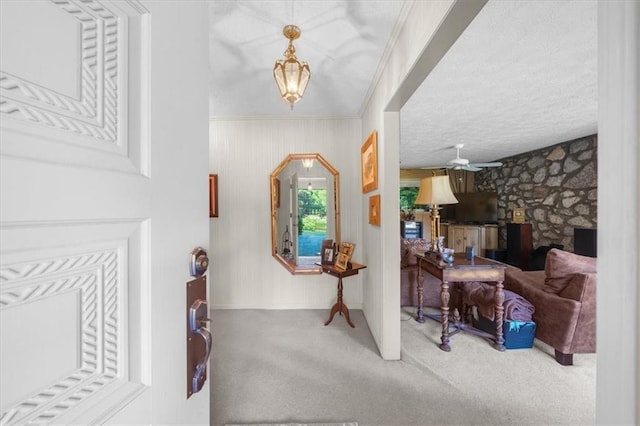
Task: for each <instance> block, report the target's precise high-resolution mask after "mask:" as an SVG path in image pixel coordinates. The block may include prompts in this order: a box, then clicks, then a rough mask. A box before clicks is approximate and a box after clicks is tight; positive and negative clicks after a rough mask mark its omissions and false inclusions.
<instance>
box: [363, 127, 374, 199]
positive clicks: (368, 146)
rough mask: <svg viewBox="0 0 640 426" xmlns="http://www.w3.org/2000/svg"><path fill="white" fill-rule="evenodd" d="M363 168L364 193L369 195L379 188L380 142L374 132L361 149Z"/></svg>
mask: <svg viewBox="0 0 640 426" xmlns="http://www.w3.org/2000/svg"><path fill="white" fill-rule="evenodd" d="M360 162H361V166H362V192H363V193H367V192H370V191H373V190H374V189H376V188H377V187H378V142H377V134H376V131H375V130H374V131H373V132H371V134H370V135H369V137H368V138H367V140H366V141H365V142H364V144H363V145H362V148H361V149H360Z"/></svg>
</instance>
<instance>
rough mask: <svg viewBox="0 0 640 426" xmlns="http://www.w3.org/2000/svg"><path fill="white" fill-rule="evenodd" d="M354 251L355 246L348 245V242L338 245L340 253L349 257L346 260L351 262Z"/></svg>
mask: <svg viewBox="0 0 640 426" xmlns="http://www.w3.org/2000/svg"><path fill="white" fill-rule="evenodd" d="M355 249H356V245H355V243H350V242H347V241H345V242H343V243H342V244H340V253H344V254H346V255H347V256H349V259H348V260H351V258H352V257H353V252H354V251H355Z"/></svg>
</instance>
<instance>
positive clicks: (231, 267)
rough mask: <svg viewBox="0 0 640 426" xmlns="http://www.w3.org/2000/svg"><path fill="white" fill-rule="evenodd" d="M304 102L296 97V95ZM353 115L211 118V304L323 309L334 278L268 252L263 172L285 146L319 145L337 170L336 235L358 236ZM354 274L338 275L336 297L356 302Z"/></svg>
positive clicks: (302, 149) (358, 287)
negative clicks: (290, 265) (288, 265)
mask: <svg viewBox="0 0 640 426" xmlns="http://www.w3.org/2000/svg"><path fill="white" fill-rule="evenodd" d="M302 102H304V100H303V101H302ZM361 143H362V137H361V134H360V120H359V119H357V118H351V119H272V120H270V119H220V120H217V119H212V120H211V121H210V160H209V164H210V168H209V170H210V173H216V174H218V203H219V217H218V218H212V219H210V223H211V228H210V233H211V235H210V241H211V252H210V258H211V262H212V263H211V269H210V280H211V299H210V300H211V306H212V307H213V308H222V309H224V308H233V309H239V308H261V309H309V308H310V309H327V315H328V313H329V309H330V308H331V306H332V305H333V304H334V303H335V299H336V294H337V280H336V279H335V278H333V277H330V276H328V275H311V276H308V275H307V276H302V275H291V274H290V273H289V272H288V271H287V270H286V269H285V268H284V267H283V266H282V265H280V264H279V263H278V262H277V261H276V260H275V259H274V258H273V257H272V256H271V216H270V215H271V211H270V204H269V203H270V194H269V175H270V174H271V172H272V171H273V170H274V169H275V168H276V167H277V166H278V164H280V163H281V162H282V161H283V160H284V159H285V157H286V156H287V155H288V154H292V153H316V152H317V153H319V154H320V155H322V156H323V157H324V158H325V159H326V160H327V161H328V162H329V163H330V164H331V165H332V166H333V167H335V168H336V169H337V170H338V172H339V173H340V210H341V219H340V221H341V227H342V229H341V236H342V241H351V242H355V243H356V250H355V253H354V260H355V261H356V262H359V263H360V262H362V259H363V256H364V253H365V252H366V251H367V249H366V248H364V247H363V246H362V244H361V236H360V230H361V220H362V215H361V214H360V149H359V148H360V144H361ZM362 282H363V281H362V275H356V276H353V277H349V278H347V279H345V280H344V300H345V303H346V304H347V306H348V307H349V308H350V309H361V308H362Z"/></svg>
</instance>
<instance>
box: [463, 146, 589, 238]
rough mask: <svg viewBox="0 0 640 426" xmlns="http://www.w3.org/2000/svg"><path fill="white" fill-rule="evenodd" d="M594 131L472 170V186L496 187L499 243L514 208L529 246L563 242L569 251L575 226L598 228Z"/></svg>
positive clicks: (489, 188) (493, 189)
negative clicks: (528, 228)
mask: <svg viewBox="0 0 640 426" xmlns="http://www.w3.org/2000/svg"><path fill="white" fill-rule="evenodd" d="M597 139H598V138H597V135H592V136H588V137H585V138H581V139H576V140H573V141H570V142H565V143H561V144H558V145H554V146H551V147H548V148H544V149H541V150H538V151H531V152H528V153H525V154H520V155H517V156H514V157H509V158H505V159H502V160H500V161H502V163H503V164H504V165H503V166H502V167H500V168H491V169H485V170H482V171H480V172H477V173H476V176H475V189H476V191H496V192H497V193H498V224H499V225H500V228H499V230H500V231H499V244H500V247H502V248H504V247H506V239H507V236H506V226H505V224H506V223H508V222H511V218H512V212H513V209H514V208H517V207H522V208H524V209H525V220H526V222H530V223H531V224H532V231H533V235H532V237H533V247H534V248H536V247H539V246H543V245H549V244H563V245H564V249H565V250H567V251H573V229H574V228H596V224H597V204H598V174H597V144H598V141H597Z"/></svg>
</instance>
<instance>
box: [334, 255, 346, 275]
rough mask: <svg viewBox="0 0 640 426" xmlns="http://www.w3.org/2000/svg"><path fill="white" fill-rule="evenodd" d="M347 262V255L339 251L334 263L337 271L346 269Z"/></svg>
mask: <svg viewBox="0 0 640 426" xmlns="http://www.w3.org/2000/svg"><path fill="white" fill-rule="evenodd" d="M348 264H349V256H347V255H346V254H344V253H340V252H339V253H338V254H337V255H336V263H335V267H336V269H337V270H339V271H346V270H347V265H348Z"/></svg>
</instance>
